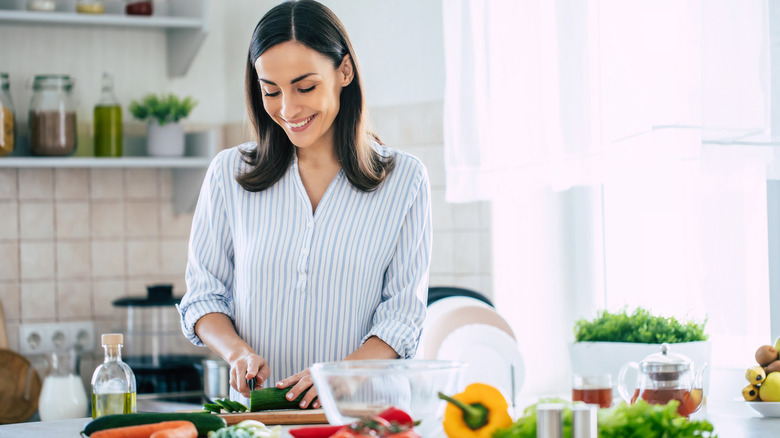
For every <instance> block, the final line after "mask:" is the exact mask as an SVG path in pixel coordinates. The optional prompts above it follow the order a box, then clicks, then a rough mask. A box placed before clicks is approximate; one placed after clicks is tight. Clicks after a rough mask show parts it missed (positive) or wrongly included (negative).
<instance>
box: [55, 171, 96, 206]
mask: <svg viewBox="0 0 780 438" xmlns="http://www.w3.org/2000/svg"><path fill="white" fill-rule="evenodd" d="M54 182H55V185H54V192H55V196H56V198H57V199H89V169H56V170H55V171H54Z"/></svg>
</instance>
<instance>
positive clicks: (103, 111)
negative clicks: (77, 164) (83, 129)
mask: <svg viewBox="0 0 780 438" xmlns="http://www.w3.org/2000/svg"><path fill="white" fill-rule="evenodd" d="M95 156H96V157H121V156H122V106H121V105H119V100H118V99H117V98H116V95H115V94H114V78H113V77H112V76H111V74H110V73H108V72H106V73H103V85H102V90H101V93H100V100H99V101H98V103H97V105H95Z"/></svg>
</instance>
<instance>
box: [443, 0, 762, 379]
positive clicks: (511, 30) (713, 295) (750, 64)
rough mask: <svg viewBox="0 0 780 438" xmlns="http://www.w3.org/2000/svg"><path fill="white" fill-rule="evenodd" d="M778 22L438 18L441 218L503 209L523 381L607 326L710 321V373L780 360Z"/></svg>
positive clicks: (478, 0)
mask: <svg viewBox="0 0 780 438" xmlns="http://www.w3.org/2000/svg"><path fill="white" fill-rule="evenodd" d="M768 5H769V4H768V0H750V1H742V0H707V1H701V0H696V1H693V0H692V1H680V0H658V1H653V2H647V1H638V0H554V1H553V0H521V1H516V0H490V1H484V0H444V8H443V9H444V33H445V65H446V75H447V83H446V87H445V105H444V106H445V114H444V120H445V126H444V129H445V163H446V171H447V199H448V201H450V202H470V201H475V200H491V201H492V204H493V206H494V214H493V217H494V219H493V220H494V224H493V233H494V243H493V248H494V260H495V266H494V275H495V279H494V290H495V292H494V293H495V301H496V303H497V305H498V306H499V310H500V311H502V313H503V314H504V315H505V316H507V318H508V319H510V320H511V321H510V322H511V323H512V324H513V326H514V328H515V330H516V331H518V332H519V333H521V340H520V343H521V347H522V348H523V350H524V351H526V352H528V351H534V352H542V353H543V354H541V355H539V354H537V355H531V354H528V353H526V360H527V361H528V362H529V363H528V372H529V374H530V373H535V372H538V373H539V374H538V375H540V376H542V375H543V372H544V371H545V370H546V369H547V366H548V364H549V362H550V361H553V362H555V363H556V364H557V366H558V367H560V368H561V369H568V363H567V361H568V356H567V354H566V350H565V346H566V343H568V342H570V341H571V340H572V338H573V336H572V331H571V327H572V323H573V321H574V319H576V318H578V317H590V316H592V312H593V311H594V310H595V309H598V308H603V307H607V308H610V309H612V310H616V309H619V308H621V307H623V306H626V305H627V306H629V308H632V307H635V306H637V305H642V306H644V307H647V308H650V309H652V310H653V311H655V312H659V313H663V314H665V315H675V316H678V317H693V318H697V319H701V318H704V317H705V316H706V317H707V318H708V325H707V328H708V332H709V333H710V335H711V339H712V341H713V362H714V365H716V366H721V367H738V368H741V367H742V366H743V365H744V362H745V361H748V362H749V360H750V358H751V357H752V353H753V350H754V349H755V348H756V347H757V346H758V345H760V344H761V343H769V342H771V341H772V340H771V339H770V332H769V310H768V309H769V267H768V256H767V253H768V251H767V245H768V243H767V227H768V224H767V197H766V196H767V192H766V184H767V178H768V173H767V172H768V170H769V172H770V174H771V173H772V172H773V169H774V167H773V166H774V160H773V151H774V148H773V145H774V143H772V137H771V132H770V129H769V128H770V117H769V115H770V104H771V92H772V90H771V82H770V73H771V68H770V56H769V54H770V48H771V47H770V46H771V45H770V44H769V42H770V32H769V30H770V25H769V18H768V17H769V6H768ZM770 176H771V175H770ZM573 187H584V188H587V189H586V190H584V191H582V192H581V193H580V195H579V196H580V198H581V199H580V200H579V201H577V202H574V203H572V202H571V193H573V192H574V191H573V190H571V188H573ZM582 200H585V201H586V202H582ZM572 205H578V206H579V207H578V208H572V207H571V206H572ZM775 225H776V224H775ZM583 270H585V271H588V272H589V273H590V275H585V276H582V275H581V273H582V271H583ZM573 276H575V277H576V278H572V277H573ZM540 325H542V326H544V327H545V330H542V331H541V333H540V331H539V326H540ZM523 334H525V335H523ZM538 356H544V357H543V358H537V357H538ZM548 374H549V373H548ZM546 379H547V380H546ZM568 384H569V382H568V381H564V382H561V381H554V380H553V378H552V377H550V378H546V377H542V378H541V379H539V381H535V382H530V381H529V382H528V384H527V385H526V389H527V390H528V391H531V392H534V391H536V392H543V391H555V390H556V389H561V390H565V389H566V388H568Z"/></svg>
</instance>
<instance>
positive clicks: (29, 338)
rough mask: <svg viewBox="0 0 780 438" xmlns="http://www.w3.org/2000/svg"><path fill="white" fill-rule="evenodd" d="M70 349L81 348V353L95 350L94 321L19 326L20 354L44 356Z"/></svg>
mask: <svg viewBox="0 0 780 438" xmlns="http://www.w3.org/2000/svg"><path fill="white" fill-rule="evenodd" d="M77 346H78V347H77ZM70 348H77V349H78V348H80V349H81V351H93V350H94V349H95V325H94V323H93V322H92V321H78V322H58V323H44V324H22V325H20V326H19V352H20V353H22V354H27V355H29V354H43V353H48V352H52V351H55V350H62V349H70Z"/></svg>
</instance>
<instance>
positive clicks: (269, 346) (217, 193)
mask: <svg viewBox="0 0 780 438" xmlns="http://www.w3.org/2000/svg"><path fill="white" fill-rule="evenodd" d="M239 147H241V148H251V147H254V144H253V143H247V144H245V145H241V146H238V147H234V148H231V149H228V150H225V151H222V152H220V153H219V154H218V155H217V156H216V157H215V158H214V160H213V162H212V163H211V165H210V166H209V169H208V172H207V174H206V177H205V180H204V182H203V186H202V188H201V192H200V197H199V199H198V204H197V207H196V209H195V214H194V217H193V222H192V233H191V235H190V243H189V256H188V262H187V272H186V283H187V293H186V294H185V296H184V298H183V299H182V301H181V304H180V305H179V312H180V313H181V317H182V330H183V332H184V334H185V336H186V337H187V338H188V339H189V340H190V341H191V342H192V343H193V344H195V345H203V343H202V342H201V340H200V339H199V338H198V336H197V335H196V334H195V330H194V327H195V323H196V322H197V321H198V319H200V318H201V317H202V316H204V315H206V314H208V313H213V312H220V313H224V314H226V315H228V316H229V317H230V318H231V319H232V320H233V321H234V325H235V327H236V331H237V332H238V334H239V336H241V338H242V339H244V340H245V341H246V342H247V343H248V344H249V345H250V346H251V347H252V348H254V350H255V351H256V352H257V354H259V355H260V356H261V357H263V358H265V359H266V360H267V361H268V364H269V366H270V369H271V377H270V378H269V379H268V380H267V381H266V383H267V384H268V385H272V384H274V383H275V382H277V381H279V380H280V379H283V378H286V377H289V376H291V375H293V374H295V373H298V372H300V371H302V370H303V369H305V368H307V367H309V366H311V365H312V364H313V363H315V362H325V361H335V360H342V359H344V358H345V357H346V356H347V355H349V354H350V353H352V352H354V351H355V350H356V349H357V348H358V347H360V345H362V343H363V342H365V340H366V339H368V338H369V337H370V336H377V337H378V338H380V339H381V340H383V341H384V342H386V343H387V344H388V345H390V346H391V347H392V348H393V349H394V350H395V351H396V352H397V353H398V355H399V356H400V357H402V358H411V357H413V356H414V354H415V351H416V349H417V343H418V340H419V337H420V331H421V328H422V322H423V318H424V317H425V303H426V297H427V291H428V284H427V283H428V269H429V265H430V254H431V204H430V187H429V182H428V175H427V172H426V170H425V167H424V166H423V165H422V163H421V162H420V161H419V160H418V159H416V158H414V157H413V156H411V155H409V154H406V153H404V152H401V151H398V150H395V149H391V148H388V147H386V146H383V145H379V144H374V148H375V149H376V150H377V151H378V152H379V153H380V154H381V155H383V156H388V155H394V156H395V163H396V164H395V168H394V169H393V171H392V172H391V173H390V174H389V176H388V177H387V179H386V180H385V182H384V183H383V184H382V185H380V187H379V188H378V189H377V190H375V191H374V192H370V193H366V192H361V191H359V190H357V189H356V188H355V187H354V186H352V184H350V182H349V180H348V179H347V178H346V176H345V175H344V172H343V170H340V171H339V173H338V174H337V176H336V177H335V178H334V179H333V181H332V182H331V183H330V185H329V186H328V189H327V191H326V192H325V195H324V196H323V197H322V200H321V202H320V204H319V205H318V207H317V210H316V212H315V214H312V207H311V202H310V200H309V197H308V195H307V193H306V190H305V189H304V186H303V183H302V182H301V177H300V174H299V173H298V161H297V158H295V159H294V160H293V163H292V164H291V166H290V168H289V169H288V171H287V172H286V173H285V175H284V176H283V177H282V178H281V179H280V180H279V181H278V182H277V183H276V184H274V185H273V186H272V187H270V188H269V189H267V190H264V191H262V192H256V193H253V192H248V191H246V190H244V189H243V188H242V187H241V186H240V185H239V184H238V183H237V182H236V180H235V176H236V175H237V174H238V173H239V172H243V171H245V170H247V168H248V167H247V165H246V164H245V163H243V162H242V160H241V154H240V153H239V150H238V148H239ZM231 392H232V394H231V395H232V396H233V397H234V399H238V398H239V394H238V393H237V392H235V391H233V390H231Z"/></svg>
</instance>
